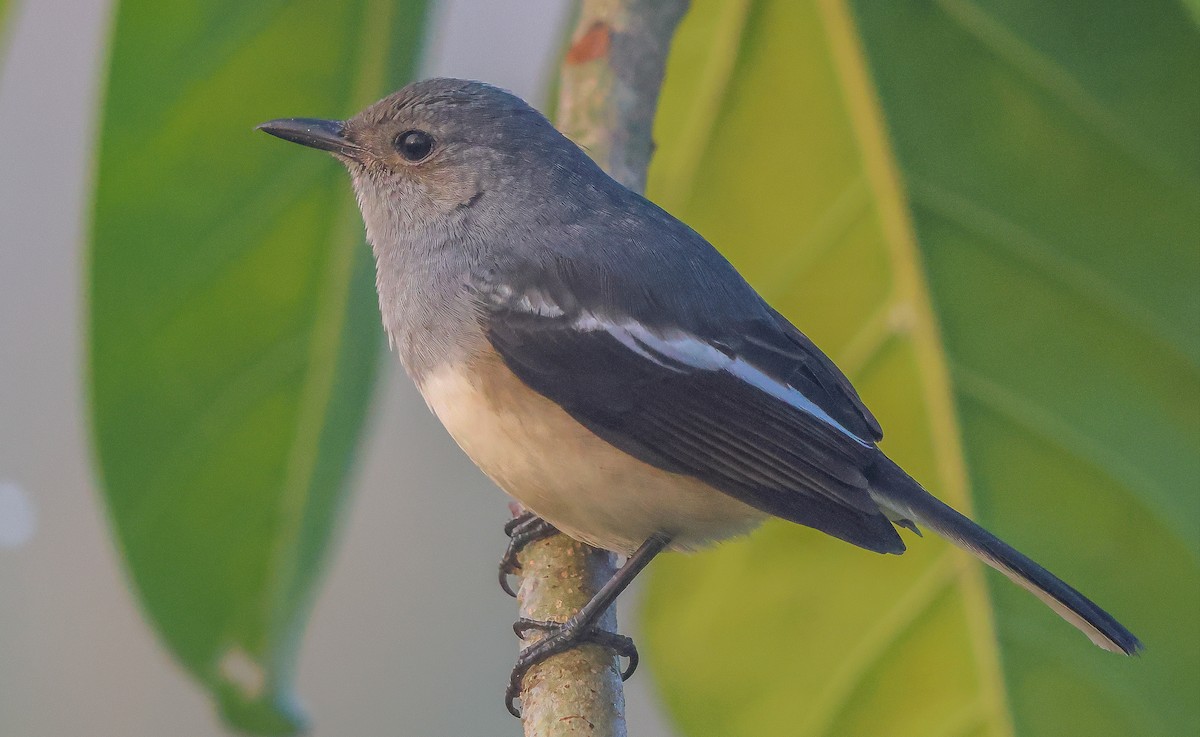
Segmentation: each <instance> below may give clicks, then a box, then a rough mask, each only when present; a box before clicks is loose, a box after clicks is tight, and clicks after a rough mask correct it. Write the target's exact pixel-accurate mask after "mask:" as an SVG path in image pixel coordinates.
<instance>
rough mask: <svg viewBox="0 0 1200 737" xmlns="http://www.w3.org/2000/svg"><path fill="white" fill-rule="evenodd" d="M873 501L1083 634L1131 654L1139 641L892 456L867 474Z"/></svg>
mask: <svg viewBox="0 0 1200 737" xmlns="http://www.w3.org/2000/svg"><path fill="white" fill-rule="evenodd" d="M867 477H868V480H869V481H870V484H871V495H872V496H873V497H874V498H875V501H876V503H878V504H879V505H880V506H881V507H884V508H885V511H886V510H891V511H892V512H893V513H894V514H896V515H897V516H899V517H901V518H908V519H911V520H913V521H914V522H916V523H917V524H919V525H924V526H926V527H928V528H929V529H931V530H933V531H934V532H936V533H938V534H939V535H941V536H942V537H944V538H946V539H947V540H949V541H950V542H952V543H954V544H955V545H957V546H958V547H960V548H962V549H963V550H966V551H967V552H969V553H971V554H973V555H975V556H976V557H978V558H979V559H980V560H982V561H983V562H984V563H987V564H988V565H990V566H991V567H992V568H995V569H996V570H998V571H1000V572H1001V573H1003V574H1004V575H1005V576H1008V577H1009V578H1010V579H1011V580H1012V581H1013V582H1015V583H1017V584H1019V585H1020V586H1021V587H1023V588H1025V589H1027V590H1028V591H1030V592H1032V593H1033V595H1034V596H1036V597H1038V598H1039V599H1041V600H1042V601H1043V602H1045V603H1046V604H1047V606H1049V607H1050V608H1051V609H1053V610H1054V611H1055V612H1057V613H1058V615H1059V616H1060V617H1062V618H1063V619H1065V620H1067V621H1068V622H1070V623H1071V624H1073V625H1075V626H1076V627H1077V628H1078V629H1079V630H1080V631H1081V632H1083V634H1085V635H1087V636H1088V638H1089V639H1090V640H1091V641H1092V642H1094V643H1096V644H1097V645H1099V646H1100V647H1102V648H1104V649H1105V650H1108V651H1111V652H1114V653H1124V654H1126V655H1133V654H1134V653H1136V652H1137V651H1138V650H1140V649H1141V648H1142V643H1140V642H1139V641H1138V639H1137V638H1136V637H1134V635H1133V633H1132V632H1130V631H1129V630H1127V629H1125V627H1124V626H1122V625H1121V623H1120V622H1118V621H1117V620H1115V619H1113V617H1112V615H1110V614H1109V613H1108V612H1106V611H1104V610H1103V609H1101V608H1100V607H1098V606H1096V605H1095V604H1094V603H1093V602H1092V601H1091V600H1090V599H1088V598H1087V597H1086V596H1084V595H1083V594H1081V593H1079V592H1078V591H1076V590H1075V589H1073V588H1071V587H1070V586H1068V585H1067V584H1066V583H1065V582H1064V581H1063V580H1062V579H1060V578H1058V577H1057V576H1055V575H1054V574H1053V573H1051V572H1050V571H1047V570H1046V569H1045V568H1042V567H1041V566H1040V565H1038V564H1037V563H1034V562H1033V561H1032V560H1030V559H1029V558H1028V557H1026V556H1025V555H1023V554H1022V553H1020V552H1018V551H1017V550H1016V549H1015V548H1013V547H1012V546H1011V545H1009V544H1008V543H1006V542H1004V541H1003V540H1001V539H1000V538H998V537H996V536H995V535H993V534H992V533H990V532H988V531H987V530H985V529H983V528H982V527H980V526H979V525H977V524H975V523H974V522H972V521H971V520H969V519H967V518H966V517H964V516H963V515H961V514H959V513H958V512H956V511H955V510H954V509H952V508H950V507H949V506H947V505H945V504H943V503H942V502H941V501H940V500H938V499H937V498H936V497H934V496H933V495H931V494H930V493H929V492H927V491H925V489H923V488H921V485H920V484H918V483H917V482H916V481H915V480H913V479H912V477H910V476H909V475H908V474H907V473H905V472H904V470H903V469H901V468H900V467H899V466H897V465H896V464H895V463H893V462H892V461H891V460H889V459H887V458H886V457H883V456H882V454H880V461H879V463H877V464H876V466H875V468H874V469H872V471H871V472H870V473H868V475H867Z"/></svg>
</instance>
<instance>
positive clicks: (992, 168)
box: [643, 0, 1200, 737]
mask: <svg viewBox="0 0 1200 737" xmlns="http://www.w3.org/2000/svg"><path fill="white" fill-rule="evenodd" d="M1189 7H1190V6H1189ZM1194 17H1195V16H1192V18H1193V19H1194ZM1197 36H1198V34H1197V25H1196V24H1195V23H1194V22H1192V20H1190V19H1189V16H1188V14H1187V12H1186V11H1185V9H1184V6H1183V5H1181V4H1179V3H1177V2H1168V1H1166V0H1154V1H1147V2H1141V3H1124V2H1121V1H1120V0H1107V1H1106V2H1100V3H1070V4H1068V3H1039V2H1035V1H1034V0H1028V1H1024V2H998V1H997V2H983V1H982V0H942V1H941V2H937V3H925V2H915V1H910V2H891V3H878V2H870V1H869V0H858V1H855V2H853V3H852V7H847V5H846V4H845V3H844V2H841V1H840V0H819V1H817V2H794V1H793V0H755V1H751V0H742V1H741V2H717V1H716V0H697V2H695V3H694V5H693V9H692V11H691V14H690V15H689V16H688V18H687V19H685V22H684V26H683V28H682V29H681V31H680V35H679V37H678V38H677V40H676V42H675V46H674V48H673V52H672V58H671V61H670V65H669V67H668V73H667V83H666V88H665V91H664V95H663V100H662V107H661V109H660V113H659V119H658V121H657V139H658V142H659V145H660V153H659V155H658V157H657V159H656V161H655V164H654V166H653V167H652V170H651V178H650V193H651V195H652V196H653V197H655V198H656V199H657V200H658V201H659V202H660V203H662V204H663V205H664V206H666V207H667V209H669V210H671V211H672V212H674V213H675V214H676V215H679V216H680V217H682V218H684V219H685V220H687V221H688V222H689V223H691V224H692V225H693V226H695V227H696V228H697V229H698V230H699V231H700V232H701V233H703V234H704V235H705V236H707V237H708V238H709V239H710V240H711V241H712V242H713V243H715V244H716V245H718V246H719V247H720V248H722V249H723V250H724V251H725V253H726V254H727V255H728V256H729V257H730V258H731V259H732V260H733V261H734V263H735V264H736V265H737V266H738V267H739V268H740V269H741V270H742V272H743V273H744V274H745V275H746V276H747V277H748V278H749V279H750V281H751V282H752V283H753V284H755V285H756V286H757V287H758V288H759V289H760V290H761V291H762V292H763V293H764V295H765V296H767V298H768V299H770V300H771V301H772V302H773V303H774V304H775V305H776V306H777V307H778V308H780V309H781V310H782V311H784V312H785V313H786V314H787V315H788V316H789V317H790V318H792V319H793V320H794V321H795V322H796V324H797V325H799V326H800V327H801V328H802V329H804V330H805V331H806V332H808V333H809V335H810V336H811V337H813V338H814V340H816V342H817V343H818V345H821V346H822V347H823V348H824V349H825V350H826V351H827V352H828V353H829V354H830V355H831V356H832V357H833V358H834V359H835V360H836V361H837V362H838V363H839V364H840V365H841V366H842V367H843V368H844V369H845V370H846V371H847V372H848V374H849V375H850V376H851V378H852V379H853V380H854V382H855V384H856V386H858V387H859V389H860V391H861V392H862V394H863V395H864V398H865V399H866V401H867V403H868V405H869V406H871V407H872V408H873V409H874V410H875V412H876V414H877V415H878V416H879V418H880V420H881V422H882V424H883V426H884V429H885V432H886V433H887V440H886V441H885V443H884V447H885V449H886V450H887V451H888V452H889V453H890V454H891V455H892V456H893V457H894V458H896V459H897V460H898V461H899V462H900V463H901V464H902V465H904V466H905V467H906V468H907V469H908V470H909V471H910V472H911V473H913V474H914V475H915V476H916V477H917V478H918V479H920V480H921V481H922V482H923V483H925V484H926V485H927V486H928V488H930V490H931V491H933V492H934V493H936V494H938V495H939V496H941V497H943V498H945V499H947V500H948V501H950V502H951V503H953V504H954V505H956V506H958V507H959V508H960V509H963V510H964V511H968V512H970V513H972V514H973V515H974V516H975V517H977V518H978V519H979V520H980V521H981V522H982V523H983V524H985V525H987V526H988V527H989V528H991V529H992V530H993V531H995V532H996V533H998V534H1000V535H1001V536H1002V537H1004V538H1006V539H1007V540H1009V541H1010V542H1012V543H1013V544H1014V545H1016V546H1017V547H1018V548H1020V549H1022V550H1024V551H1026V552H1028V553H1029V554H1031V555H1033V556H1034V557H1035V558H1036V559H1038V560H1039V561H1041V562H1043V563H1044V564H1046V565H1048V566H1049V567H1050V568H1051V569H1052V570H1054V571H1056V572H1058V573H1059V574H1060V575H1062V576H1063V577H1064V578H1066V579H1067V580H1068V581H1070V582H1072V583H1073V584H1075V585H1076V586H1078V587H1079V588H1081V589H1082V590H1083V591H1085V592H1086V593H1087V594H1089V595H1090V596H1092V597H1094V598H1095V599H1096V600H1097V601H1098V602H1099V603H1100V604H1101V605H1102V606H1105V607H1106V608H1108V609H1109V610H1110V611H1111V612H1113V613H1114V614H1115V615H1116V616H1117V617H1118V618H1120V619H1121V620H1122V621H1124V622H1125V623H1126V624H1128V625H1129V626H1130V627H1131V628H1132V629H1133V630H1134V631H1135V632H1136V633H1138V634H1139V635H1140V636H1141V637H1142V638H1143V640H1144V641H1145V643H1146V646H1147V651H1146V653H1145V654H1144V656H1143V657H1141V658H1135V659H1124V658H1120V657H1116V656H1113V655H1111V654H1108V653H1105V652H1102V651H1100V650H1099V649H1097V648H1094V647H1093V646H1092V645H1091V644H1089V643H1088V642H1087V640H1086V639H1084V638H1083V637H1082V636H1080V635H1079V634H1078V633H1077V632H1076V631H1075V630H1074V629H1073V628H1071V627H1070V626H1068V625H1067V624H1065V623H1063V622H1061V621H1060V620H1059V619H1058V618H1057V617H1056V616H1055V615H1054V614H1052V613H1051V612H1050V611H1049V610H1047V609H1046V608H1045V607H1044V606H1042V604H1041V603H1040V602H1038V601H1037V600H1036V599H1034V598H1033V597H1032V596H1030V595H1029V594H1027V593H1026V592H1025V591H1023V590H1021V589H1018V588H1017V587H1015V586H1013V585H1012V584H1011V583H1009V582H1008V581H1007V580H1005V579H1003V578H1001V577H999V576H998V575H996V574H993V573H991V572H988V573H987V574H986V575H985V574H984V572H983V570H982V569H981V567H980V566H979V564H977V563H975V562H973V561H970V560H969V559H968V558H967V557H966V556H964V555H962V554H960V553H959V552H958V551H955V550H953V549H952V548H950V547H949V546H948V545H947V544H945V543H944V542H942V541H940V540H937V539H934V537H933V536H932V535H929V536H926V537H925V538H924V539H918V538H915V537H913V536H911V535H910V536H908V538H907V540H908V543H909V550H908V552H907V553H906V554H905V555H903V556H901V557H899V558H895V557H887V556H876V555H873V554H871V553H867V552H864V551H860V550H857V549H855V548H852V547H851V546H848V545H846V544H844V543H841V542H839V541H836V540H833V539H831V538H828V537H825V536H822V535H820V534H818V533H815V532H813V531H811V530H807V529H804V528H801V527H798V526H793V525H787V524H785V523H778V522H776V523H769V524H768V525H767V526H766V527H765V528H764V529H762V530H760V531H759V532H757V533H755V534H754V535H753V536H751V537H750V538H748V539H744V540H739V541H734V542H731V543H728V544H726V545H724V546H722V547H720V548H718V549H714V550H711V551H707V552H704V553H701V554H698V555H695V556H691V557H686V558H685V557H678V556H676V557H671V558H668V559H666V560H663V561H661V562H660V563H659V564H657V568H656V570H655V572H654V574H653V578H652V581H651V584H650V586H649V592H648V596H647V600H646V603H645V608H644V611H643V624H644V630H645V632H646V637H645V639H646V642H645V647H646V649H647V651H648V654H647V658H646V659H647V661H648V662H649V663H651V664H652V665H653V666H654V668H655V671H656V674H657V676H658V679H659V682H660V687H661V690H662V692H663V694H664V696H665V698H666V701H667V703H668V706H669V708H670V709H671V711H672V712H673V713H674V715H675V717H676V719H677V720H678V722H679V724H680V725H681V728H682V729H683V732H684V733H685V734H688V735H691V736H692V737H699V736H701V735H720V736H721V737H736V736H737V735H753V736H754V737H759V736H761V735H768V734H787V735H790V736H791V735H795V736H799V737H813V736H816V735H825V736H830V737H832V736H834V735H836V736H837V737H848V736H851V735H871V736H877V735H883V734H886V735H888V736H889V737H905V736H907V735H911V736H913V737H918V736H919V737H968V736H970V737H976V736H982V735H995V736H997V737H1010V736H1012V735H1022V736H1037V737H1041V736H1046V737H1049V736H1051V735H1054V736H1055V737H1058V736H1061V735H1082V734H1087V735H1092V736H1096V735H1111V736H1113V737H1116V736H1118V735H1131V734H1137V735H1163V736H1167V735H1179V734H1187V733H1190V732H1192V731H1194V730H1195V728H1196V725H1198V724H1200V701H1198V700H1197V699H1196V698H1195V693H1196V691H1197V689H1198V688H1200V627H1197V626H1196V613H1197V612H1198V611H1200V497H1198V496H1197V494H1196V493H1195V490H1196V488H1197V487H1196V479H1197V478H1200V454H1197V453H1196V448H1198V447H1200V320H1197V315H1200V296H1198V295H1200V290H1197V289H1196V285H1197V284H1200V247H1198V245H1200V217H1197V208H1198V203H1200V138H1198V137H1197V136H1196V131H1197V130H1200V43H1198V41H1200V39H1198V38H1197Z"/></svg>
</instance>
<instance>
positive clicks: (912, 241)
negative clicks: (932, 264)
mask: <svg viewBox="0 0 1200 737" xmlns="http://www.w3.org/2000/svg"><path fill="white" fill-rule="evenodd" d="M818 6H819V8H820V11H821V16H822V18H823V20H824V23H825V28H826V35H827V36H828V38H829V42H830V54H831V57H832V60H833V63H834V68H835V71H836V73H837V75H838V77H839V79H840V81H841V89H842V90H843V92H844V95H845V104H846V107H847V110H848V112H849V117H850V120H851V123H852V127H853V130H854V135H855V138H856V139H857V140H858V144H859V151H860V154H861V156H862V163H863V168H864V170H865V171H866V173H867V177H868V181H869V182H870V184H871V188H872V191H873V192H874V193H875V199H876V202H877V203H878V209H879V216H880V226H881V228H882V230H883V233H884V240H885V241H886V244H887V253H888V256H889V260H890V262H891V267H892V274H893V276H894V283H893V289H894V292H893V299H892V300H889V301H891V302H893V303H899V304H900V305H902V306H903V308H904V309H906V310H911V313H910V314H911V317H912V320H911V321H910V322H908V324H906V325H905V324H903V323H902V324H899V325H897V328H898V329H903V328H907V330H908V337H909V338H910V339H911V341H912V343H913V349H914V355H915V358H916V361H917V363H918V366H919V370H918V375H919V377H920V378H921V381H922V386H921V387H920V390H921V393H922V395H923V397H924V399H925V406H926V407H927V408H928V409H929V420H930V432H931V434H932V437H933V444H932V445H933V451H934V457H935V462H936V468H937V471H938V477H939V478H938V480H939V482H940V483H939V488H940V489H942V491H943V494H944V495H945V496H946V497H947V498H948V499H949V500H950V501H951V502H952V503H954V504H955V505H956V506H958V507H959V508H960V509H961V510H962V511H963V512H964V513H967V514H969V513H970V509H971V499H970V495H969V491H968V489H969V486H968V480H967V478H968V477H967V471H966V465H965V460H964V455H963V448H962V439H961V438H962V435H961V432H960V430H959V427H958V418H957V412H956V409H955V407H954V399H953V390H952V385H951V382H950V374H949V367H948V366H947V363H946V354H945V350H944V348H943V347H942V344H941V337H940V334H939V332H938V328H937V322H936V320H935V318H934V313H933V306H932V304H931V302H930V298H929V290H928V286H927V284H926V281H925V276H924V274H923V272H922V269H921V266H920V264H921V256H920V251H919V249H918V247H917V243H916V236H915V229H914V228H913V225H912V222H911V219H910V215H909V211H908V208H907V204H906V195H905V192H904V189H903V186H902V185H901V178H900V175H899V172H898V169H897V165H896V162H895V161H894V159H893V157H892V154H891V151H890V143H889V140H888V136H887V133H886V128H885V126H884V121H883V114H882V111H881V109H880V105H879V101H878V100H877V98H876V96H875V92H874V89H873V87H872V84H871V81H870V74H869V72H868V71H867V67H866V58H865V53H864V51H863V49H862V47H861V45H860V40H859V35H858V33H857V32H856V29H855V24H854V21H853V20H852V14H851V11H850V9H849V8H848V7H847V6H846V4H845V0H820V1H819V2H818ZM878 343H879V345H880V346H882V345H886V343H887V341H886V340H881V341H879V342H878ZM954 555H960V556H961V555H962V554H961V553H954ZM960 584H961V588H962V592H963V599H964V607H965V609H966V618H967V630H968V632H969V636H970V641H971V646H972V650H973V654H974V662H975V665H976V668H977V671H978V673H979V678H980V680H979V682H980V684H981V686H980V688H981V697H982V699H983V701H984V703H985V706H986V709H985V710H986V712H987V714H988V715H989V717H990V721H991V722H992V724H993V725H994V726H995V727H996V730H997V732H998V733H1000V734H1003V735H1008V736H1009V737H1012V735H1014V734H1015V728H1014V726H1013V723H1012V716H1011V713H1010V710H1009V707H1008V697H1007V693H1006V690H1005V681H1004V674H1003V671H1002V669H1001V666H1000V660H999V653H998V652H997V649H996V642H997V638H996V630H995V620H994V614H993V612H992V608H991V600H990V596H989V593H988V591H987V588H986V583H985V581H984V577H983V571H982V570H981V568H980V566H979V565H978V564H977V563H974V562H968V563H965V567H964V569H963V574H962V576H961V577H960Z"/></svg>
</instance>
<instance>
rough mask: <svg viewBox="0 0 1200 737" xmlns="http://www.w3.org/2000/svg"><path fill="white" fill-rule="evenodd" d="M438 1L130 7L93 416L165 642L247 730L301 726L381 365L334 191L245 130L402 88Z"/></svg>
mask: <svg viewBox="0 0 1200 737" xmlns="http://www.w3.org/2000/svg"><path fill="white" fill-rule="evenodd" d="M425 9H426V1H425V0H351V1H349V2H342V3H326V2H316V1H315V0H302V1H301V2H284V1H283V0H236V1H235V0H221V1H220V2H213V1H212V0H182V1H179V2H176V1H172V2H159V1H158V0H124V1H123V2H121V3H120V5H119V7H118V10H117V18H116V25H115V31H114V37H113V44H112V61H111V70H110V75H109V80H108V87H107V96H106V104H105V110H104V123H103V130H102V135H101V139H100V160H99V173H98V182H97V189H96V199H95V223H94V227H93V239H92V251H91V273H90V292H91V294H90V298H91V304H90V307H91V315H90V326H91V332H90V352H91V356H90V358H91V375H90V380H91V409H92V421H93V430H94V435H95V443H96V448H97V451H98V456H99V461H100V467H101V472H102V477H103V479H102V481H103V486H104V492H105V495H106V498H107V502H108V509H109V514H110V517H111V519H112V523H113V526H114V528H115V532H116V537H117V540H118V541H119V544H120V547H121V551H122V553H123V554H124V558H125V563H126V565H127V567H128V570H129V572H130V575H131V578H132V581H133V584H134V588H135V589H136V591H137V593H138V595H139V596H140V598H141V603H142V605H143V607H144V610H145V612H146V615H147V616H148V618H149V619H150V621H151V622H152V623H153V624H154V626H155V627H156V628H157V630H158V632H159V633H160V635H161V636H162V639H163V641H164V642H165V643H166V645H167V646H168V647H169V648H170V650H171V651H172V652H173V653H174V655H175V656H176V657H177V658H178V659H179V660H180V661H181V662H182V664H183V665H184V666H185V667H186V668H187V669H188V670H189V671H191V673H192V674H193V675H194V676H195V677H196V678H197V679H198V680H199V681H200V682H201V683H203V684H204V685H205V687H207V688H208V689H209V690H211V691H212V692H213V694H214V696H215V697H216V698H217V700H218V701H219V703H220V707H221V709H222V711H223V713H224V715H225V717H226V719H227V720H229V721H230V722H231V724H232V725H234V726H236V727H237V728H238V729H240V730H243V731H255V732H266V733H279V732H292V731H295V730H296V729H297V728H298V727H299V726H300V717H299V714H298V712H297V710H296V708H295V706H294V705H293V696H292V694H291V685H292V684H291V679H292V674H291V670H292V663H293V661H294V659H295V649H296V647H297V644H298V641H299V635H300V630H301V627H302V625H303V622H304V619H305V616H306V614H307V610H308V606H309V603H310V600H311V598H312V590H313V584H314V581H315V577H316V575H317V572H318V569H319V566H320V562H321V557H322V552H323V550H324V548H325V544H326V542H327V539H328V537H329V533H330V530H331V529H332V526H333V523H334V521H335V518H336V512H337V508H338V502H339V500H340V499H341V498H342V496H343V492H344V488H343V482H344V480H345V477H346V474H347V472H348V470H349V466H350V462H351V459H352V454H353V451H354V447H355V444H356V442H357V439H358V436H359V432H360V430H361V427H362V421H363V414H364V411H365V408H366V401H367V398H368V395H369V393H370V389H371V386H372V382H373V371H374V367H375V365H376V363H377V361H378V343H379V336H380V335H381V332H382V331H381V329H380V327H379V318H378V312H377V308H376V306H375V303H376V299H375V296H374V289H373V284H372V266H371V259H370V252H369V249H367V247H366V245H365V244H364V242H363V235H362V225H361V221H360V219H359V216H358V213H357V210H356V208H355V206H354V202H353V199H352V198H351V197H350V196H349V192H348V188H347V187H346V182H345V172H344V171H343V170H342V168H341V167H340V166H338V164H337V163H336V162H335V161H333V160H331V159H329V158H323V157H320V156H302V155H297V152H296V151H295V150H294V149H293V148H290V147H288V146H284V145H281V144H279V142H278V141H273V140H272V139H270V138H268V137H267V136H264V135H262V134H261V133H257V132H255V131H254V126H255V125H256V124H257V123H259V122H262V121H264V120H268V119H271V118H277V117H281V116H305V115H307V116H325V117H337V116H345V115H349V114H350V113H352V112H353V111H355V110H356V109H358V108H359V107H361V106H362V105H364V104H366V103H368V102H370V101H371V100H373V99H375V98H376V97H378V96H380V95H382V94H384V93H386V92H388V91H390V90H391V89H394V88H396V87H398V86H400V85H401V84H403V82H404V81H405V79H406V77H407V76H408V74H409V73H410V71H411V70H412V68H413V63H414V59H415V58H416V50H417V46H418V42H419V39H420V34H421V30H422V28H423V19H424V15H425Z"/></svg>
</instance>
